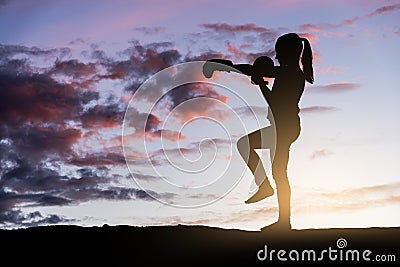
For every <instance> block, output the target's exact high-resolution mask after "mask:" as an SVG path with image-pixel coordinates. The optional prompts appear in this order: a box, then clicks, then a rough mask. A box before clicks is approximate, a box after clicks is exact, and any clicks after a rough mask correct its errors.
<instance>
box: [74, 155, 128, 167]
mask: <svg viewBox="0 0 400 267" xmlns="http://www.w3.org/2000/svg"><path fill="white" fill-rule="evenodd" d="M68 163H69V164H72V165H75V166H99V167H101V166H107V165H113V166H115V165H125V158H124V155H123V154H122V152H121V153H96V154H90V155H86V156H84V157H74V158H72V159H71V160H70V161H68Z"/></svg>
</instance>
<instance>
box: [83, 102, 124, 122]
mask: <svg viewBox="0 0 400 267" xmlns="http://www.w3.org/2000/svg"><path fill="white" fill-rule="evenodd" d="M124 108H125V107H121V106H120V105H118V104H108V105H96V106H94V107H91V108H89V109H88V110H87V111H85V112H84V113H83V114H82V115H81V116H80V119H81V121H82V125H83V127H85V128H89V127H99V128H110V127H115V126H118V125H121V124H122V120H123V117H124V113H125V110H124Z"/></svg>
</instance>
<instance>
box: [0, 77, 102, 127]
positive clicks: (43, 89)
mask: <svg viewBox="0 0 400 267" xmlns="http://www.w3.org/2000/svg"><path fill="white" fill-rule="evenodd" d="M96 98H98V95H96V94H91V93H85V92H80V91H79V90H76V89H75V88H73V87H72V86H70V85H68V84H61V83H59V82H56V81H55V80H53V79H52V78H51V77H49V76H48V75H45V74H29V75H28V74H18V73H14V75H11V74H2V73H0V121H1V123H2V124H4V123H7V124H8V125H16V124H21V123H23V122H31V123H37V122H41V123H46V122H57V123H60V122H61V123H62V122H64V121H66V120H74V119H77V115H78V114H79V113H80V112H81V109H82V107H81V105H82V104H84V103H86V102H88V101H90V100H92V99H96Z"/></svg>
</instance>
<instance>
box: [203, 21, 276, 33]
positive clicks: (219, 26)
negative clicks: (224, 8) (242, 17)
mask: <svg viewBox="0 0 400 267" xmlns="http://www.w3.org/2000/svg"><path fill="white" fill-rule="evenodd" d="M200 26H201V27H203V28H205V29H210V30H213V31H216V32H232V33H241V32H256V33H264V32H271V33H274V31H273V30H270V29H267V28H264V27H260V26H257V25H255V24H242V25H230V24H227V23H208V24H201V25H200Z"/></svg>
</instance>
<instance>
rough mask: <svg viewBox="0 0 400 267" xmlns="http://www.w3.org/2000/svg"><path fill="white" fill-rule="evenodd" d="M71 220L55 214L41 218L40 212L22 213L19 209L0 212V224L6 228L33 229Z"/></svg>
mask: <svg viewBox="0 0 400 267" xmlns="http://www.w3.org/2000/svg"><path fill="white" fill-rule="evenodd" d="M71 221H72V220H70V219H66V218H64V217H61V216H58V215H56V214H50V215H47V216H43V215H42V214H41V213H40V212H38V211H35V212H30V213H23V212H22V211H21V210H19V209H13V210H9V211H6V212H3V213H2V212H0V224H2V225H3V227H6V228H14V227H18V228H24V227H35V226H40V225H54V224H58V223H67V222H71Z"/></svg>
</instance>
